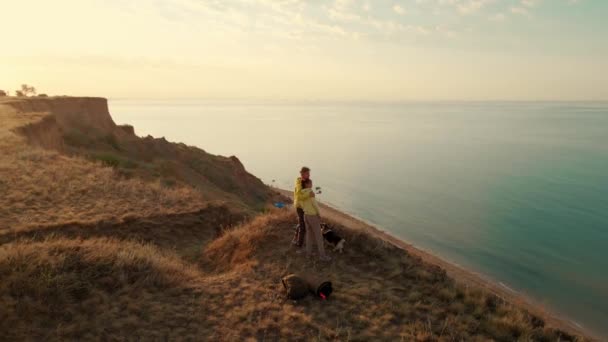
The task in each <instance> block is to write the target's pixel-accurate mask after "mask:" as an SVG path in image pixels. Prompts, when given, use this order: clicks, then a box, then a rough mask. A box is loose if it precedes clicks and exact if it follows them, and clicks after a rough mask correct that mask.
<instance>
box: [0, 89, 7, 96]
mask: <svg viewBox="0 0 608 342" xmlns="http://www.w3.org/2000/svg"><path fill="white" fill-rule="evenodd" d="M4 96H8V92H6V91H4V90H0V97H4Z"/></svg>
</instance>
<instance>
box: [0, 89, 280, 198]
mask: <svg viewBox="0 0 608 342" xmlns="http://www.w3.org/2000/svg"><path fill="white" fill-rule="evenodd" d="M3 104H4V105H6V106H9V107H10V108H12V110H13V111H14V112H15V113H18V114H20V115H28V113H29V115H32V113H39V114H40V115H39V116H38V117H36V118H35V119H33V120H32V121H31V122H30V123H28V124H26V125H24V126H21V127H19V128H18V129H17V132H19V133H20V134H22V135H23V136H25V137H26V138H27V141H28V142H29V143H30V144H32V145H35V146H38V147H42V148H45V149H51V150H55V151H58V152H60V153H62V154H66V155H70V156H82V157H85V158H88V159H90V160H98V161H100V162H102V163H104V164H106V165H108V166H111V167H113V168H115V169H116V170H117V171H118V172H119V173H120V174H121V175H123V176H124V177H139V178H142V179H147V180H151V179H160V180H161V182H162V183H163V184H165V185H168V186H175V185H187V186H191V187H193V188H195V189H197V190H198V191H199V192H200V193H201V194H202V196H203V197H204V198H205V199H207V200H227V201H230V202H233V203H234V204H235V205H238V206H241V207H246V208H251V209H254V210H256V209H260V208H262V207H263V206H264V203H265V202H266V201H267V200H268V199H269V197H270V191H269V189H268V188H267V187H266V186H265V185H264V184H263V183H262V182H261V181H260V180H259V179H258V178H256V177H254V176H253V175H251V174H249V173H248V172H247V171H246V170H245V168H244V166H243V164H242V163H241V162H240V161H239V160H238V158H236V157H234V156H232V157H222V156H216V155H212V154H209V153H206V152H205V151H203V150H201V149H199V148H196V147H192V146H187V145H185V144H180V143H171V142H168V141H167V140H166V139H164V138H153V137H151V136H147V137H145V138H140V137H138V136H136V135H135V134H134V130H133V127H131V126H118V125H116V124H115V123H114V121H113V120H112V117H111V116H110V113H109V111H108V104H107V100H106V99H103V98H94V97H85V98H72V97H54V98H27V99H19V98H16V99H14V100H11V101H5V102H4V103H3Z"/></svg>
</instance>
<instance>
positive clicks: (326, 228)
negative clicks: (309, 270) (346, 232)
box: [321, 223, 346, 253]
mask: <svg viewBox="0 0 608 342" xmlns="http://www.w3.org/2000/svg"><path fill="white" fill-rule="evenodd" d="M321 233H322V234H323V240H325V242H326V243H328V244H329V245H331V246H333V247H334V252H340V253H342V252H343V251H344V244H345V243H346V240H345V239H344V238H342V237H341V236H340V235H338V233H336V232H335V231H334V230H333V229H332V227H331V226H330V225H329V224H327V223H321Z"/></svg>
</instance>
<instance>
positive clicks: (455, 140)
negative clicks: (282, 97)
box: [110, 100, 608, 336]
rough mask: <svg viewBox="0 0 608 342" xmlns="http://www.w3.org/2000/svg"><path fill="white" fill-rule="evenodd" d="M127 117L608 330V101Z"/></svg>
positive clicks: (180, 107)
mask: <svg viewBox="0 0 608 342" xmlns="http://www.w3.org/2000/svg"><path fill="white" fill-rule="evenodd" d="M110 111H111V112H112V114H113V116H114V119H115V121H116V122H117V123H129V124H133V125H134V126H135V129H136V133H137V134H138V135H147V134H151V135H153V136H155V137H161V136H164V137H166V138H167V139H169V140H171V141H181V142H185V143H187V144H190V145H196V146H199V147H201V148H203V149H205V150H206V151H208V152H211V153H214V154H222V155H236V156H238V157H239V159H241V161H242V162H243V163H244V164H245V166H246V168H247V169H248V170H249V171H250V172H251V173H253V174H255V175H257V176H258V177H260V178H262V179H263V180H264V181H265V182H266V183H269V184H270V183H271V182H272V180H275V181H276V182H275V184H276V185H277V186H280V187H284V188H287V189H291V188H292V185H293V179H294V178H295V177H296V176H297V170H298V169H299V168H300V166H302V165H307V166H310V167H311V168H312V170H313V173H312V174H313V177H312V178H313V180H314V181H315V186H321V187H322V189H323V194H322V195H321V196H320V199H321V200H323V201H326V202H329V203H332V204H334V205H335V206H337V207H339V208H341V209H344V210H345V211H348V212H351V213H353V214H355V215H357V216H359V217H361V218H363V219H365V220H367V221H370V222H372V223H374V224H376V225H378V226H380V227H382V228H383V229H386V230H387V231H390V232H391V233H393V234H394V235H396V236H398V237H401V238H403V239H405V240H407V241H410V242H412V243H414V244H415V245H418V246H420V247H422V248H425V249H428V250H430V251H432V252H433V253H435V254H438V255H440V256H442V257H444V258H446V259H448V260H451V261H453V262H456V263H458V264H460V265H463V266H465V267H467V268H469V269H472V270H475V271H478V272H481V273H483V274H485V275H487V276H489V277H490V278H492V279H494V280H496V281H498V282H501V283H502V284H504V286H507V287H508V288H511V289H513V290H514V291H518V292H521V293H525V294H527V295H528V296H530V297H532V298H534V299H535V300H536V301H538V302H540V303H542V304H544V305H545V306H547V307H549V308H551V309H553V310H556V311H557V312H560V313H562V314H565V315H566V316H567V317H569V318H570V319H571V320H573V321H575V322H578V323H579V324H580V325H582V326H584V327H586V328H589V329H592V330H595V331H598V332H600V333H601V334H602V335H604V336H608V104H606V103H498V102H492V103H433V104H429V103H413V104H400V105H376V104H374V105H370V104H357V105H355V104H335V105H327V104H323V105H321V104H260V103H257V104H222V103H210V102H200V101H181V102H167V101H156V102H154V101H127V100H115V101H110Z"/></svg>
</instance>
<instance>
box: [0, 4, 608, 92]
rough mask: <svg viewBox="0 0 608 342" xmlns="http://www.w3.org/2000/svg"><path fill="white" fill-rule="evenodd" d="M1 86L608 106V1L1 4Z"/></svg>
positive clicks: (69, 89) (49, 90)
mask: <svg viewBox="0 0 608 342" xmlns="http://www.w3.org/2000/svg"><path fill="white" fill-rule="evenodd" d="M0 32H3V33H4V34H3V37H2V38H1V39H0V89H8V90H13V89H16V88H17V87H19V85H20V84H22V83H27V84H32V85H34V86H36V87H37V89H38V90H39V92H44V93H48V94H49V95H51V94H53V95H63V94H66V95H90V96H103V97H109V98H141V99H151V98H154V99H186V98H188V99H192V98H199V99H221V100H232V99H234V100H242V99H246V100H249V99H252V100H280V101H289V100H294V101H302V100H304V101H377V102H384V101H391V102H392V101H444V100H599V101H607V100H608V1H606V0H388V1H385V0H374V1H369V0H309V1H304V0H222V1H217V0H210V1H202V0H172V1H161V0H138V1H135V0H105V1H101V0H77V1H76V0H54V1H47V0H44V1H41V0H32V1H15V0H10V1H9V0H0Z"/></svg>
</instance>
